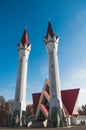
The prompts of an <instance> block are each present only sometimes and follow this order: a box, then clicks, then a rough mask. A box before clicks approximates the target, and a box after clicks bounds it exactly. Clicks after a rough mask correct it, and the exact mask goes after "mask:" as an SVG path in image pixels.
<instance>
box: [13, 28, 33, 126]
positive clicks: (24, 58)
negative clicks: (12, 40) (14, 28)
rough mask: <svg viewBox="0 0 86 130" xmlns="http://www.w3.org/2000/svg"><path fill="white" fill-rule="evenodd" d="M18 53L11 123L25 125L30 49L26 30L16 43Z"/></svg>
mask: <svg viewBox="0 0 86 130" xmlns="http://www.w3.org/2000/svg"><path fill="white" fill-rule="evenodd" d="M17 47H18V53H19V66H18V74H17V82H16V93H15V103H14V110H13V125H14V126H15V125H16V126H24V125H25V112H26V80H27V65H28V57H29V54H30V50H31V44H30V43H29V41H28V33H27V30H26V29H25V30H24V33H23V36H22V38H21V41H20V43H19V44H18V45H17Z"/></svg>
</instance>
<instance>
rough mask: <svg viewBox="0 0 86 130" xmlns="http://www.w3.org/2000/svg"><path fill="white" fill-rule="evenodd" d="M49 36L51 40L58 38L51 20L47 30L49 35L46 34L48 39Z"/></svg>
mask: <svg viewBox="0 0 86 130" xmlns="http://www.w3.org/2000/svg"><path fill="white" fill-rule="evenodd" d="M48 34H49V35H50V36H51V38H53V36H56V34H55V33H54V31H53V28H52V25H51V22H50V20H49V22H48V29H47V33H46V36H45V38H46V39H47V38H48ZM57 38H58V36H56V39H57Z"/></svg>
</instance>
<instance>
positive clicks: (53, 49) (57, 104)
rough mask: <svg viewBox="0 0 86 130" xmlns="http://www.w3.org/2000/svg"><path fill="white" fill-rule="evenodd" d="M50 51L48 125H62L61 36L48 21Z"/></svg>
mask: <svg viewBox="0 0 86 130" xmlns="http://www.w3.org/2000/svg"><path fill="white" fill-rule="evenodd" d="M44 42H45V45H46V49H47V52H48V71H49V85H50V87H49V89H50V90H49V91H50V102H49V118H48V126H49V125H50V127H60V126H61V121H62V117H63V114H62V113H63V110H62V100H61V91H60V79H59V67H58V53H57V52H58V42H59V37H58V36H56V34H55V33H54V32H53V29H52V26H51V23H50V22H49V23H48V29H47V33H46V36H45V38H44Z"/></svg>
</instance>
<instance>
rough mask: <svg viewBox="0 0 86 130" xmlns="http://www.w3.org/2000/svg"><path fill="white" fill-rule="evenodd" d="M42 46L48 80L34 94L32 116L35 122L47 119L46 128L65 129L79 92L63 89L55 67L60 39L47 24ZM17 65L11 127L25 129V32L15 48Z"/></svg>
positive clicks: (73, 115)
mask: <svg viewBox="0 0 86 130" xmlns="http://www.w3.org/2000/svg"><path fill="white" fill-rule="evenodd" d="M44 43H45V46H46V50H47V54H48V79H49V80H47V79H46V80H45V83H44V86H43V89H42V92H40V93H33V94H32V97H33V105H34V114H35V116H36V120H38V121H44V120H47V127H58V128H59V127H64V126H68V125H71V124H73V123H75V120H76V117H77V115H78V112H77V101H78V95H79V89H78V88H77V89H70V90H62V91H61V88H60V75H59V65H58V43H59V37H58V36H57V35H56V34H55V33H54V31H53V28H52V25H51V22H50V21H49V23H48V29H47V33H46V36H45V37H44ZM17 47H18V53H19V66H18V74H17V82H16V93H15V103H14V108H13V113H12V122H13V125H14V126H15V125H17V126H25V124H26V119H25V111H26V81H27V64H28V58H29V54H30V51H31V44H30V43H29V40H28V33H27V30H26V29H25V30H24V33H23V36H22V38H21V41H20V43H19V44H18V45H17Z"/></svg>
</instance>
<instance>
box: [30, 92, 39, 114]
mask: <svg viewBox="0 0 86 130" xmlns="http://www.w3.org/2000/svg"><path fill="white" fill-rule="evenodd" d="M40 96H41V93H34V94H32V97H33V105H34V113H36V109H37V106H38V102H39V99H40Z"/></svg>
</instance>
